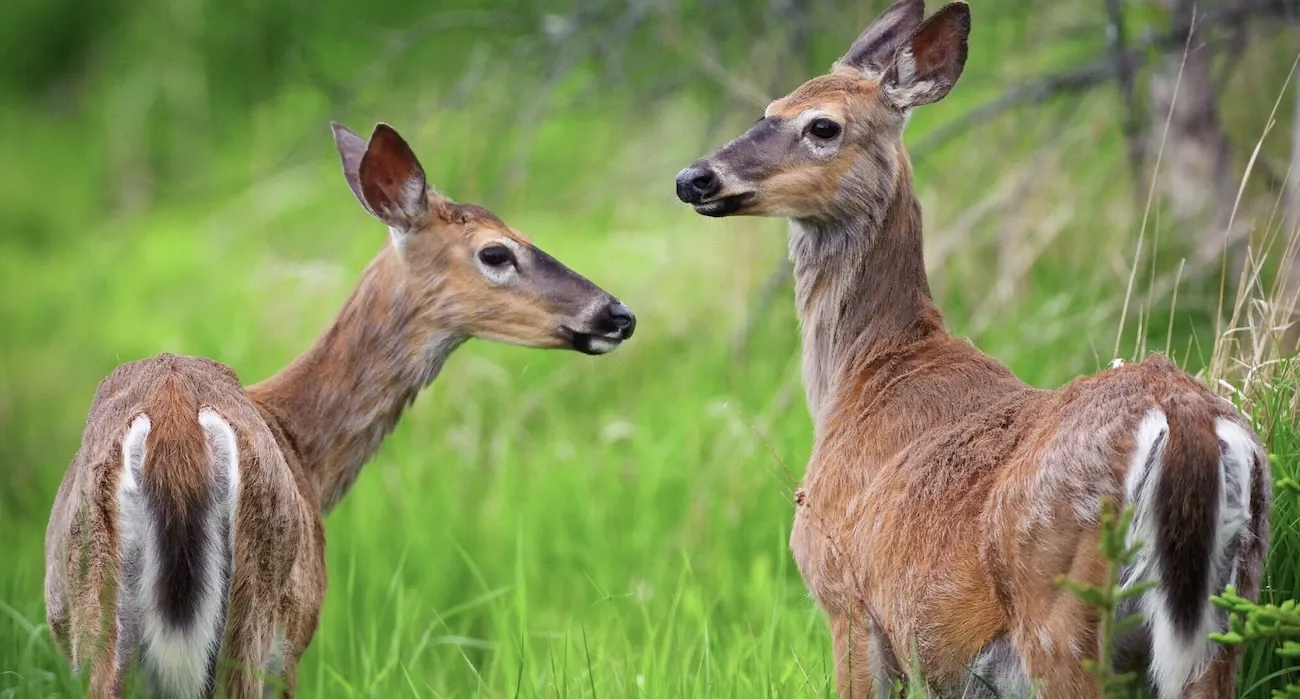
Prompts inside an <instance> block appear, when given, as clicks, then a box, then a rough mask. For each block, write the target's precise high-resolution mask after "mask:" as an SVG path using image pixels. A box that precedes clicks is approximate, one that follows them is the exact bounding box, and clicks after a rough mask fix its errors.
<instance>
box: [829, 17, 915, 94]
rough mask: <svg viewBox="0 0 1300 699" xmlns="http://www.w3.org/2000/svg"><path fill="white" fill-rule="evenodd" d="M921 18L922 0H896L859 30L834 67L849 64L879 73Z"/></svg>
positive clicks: (892, 58)
mask: <svg viewBox="0 0 1300 699" xmlns="http://www.w3.org/2000/svg"><path fill="white" fill-rule="evenodd" d="M924 18H925V0H897V2H895V3H894V4H893V5H890V6H889V9H887V10H885V11H884V12H882V13H881V14H880V16H879V17H877V18H876V20H875V21H874V22H872V23H871V25H870V26H868V27H867V28H866V29H864V30H863V31H862V34H860V35H859V36H858V38H857V39H856V40H854V42H853V45H852V46H850V47H849V51H848V53H846V54H844V56H842V57H841V58H840V60H838V61H836V62H835V68H836V69H839V68H852V69H854V70H857V71H860V72H862V73H865V74H867V75H869V76H871V77H879V76H880V75H881V74H882V73H884V72H885V70H886V69H887V68H889V64H890V63H893V61H894V54H896V53H897V52H898V47H899V46H900V45H902V43H903V42H904V41H906V40H907V38H908V37H909V36H911V35H912V33H913V32H915V31H916V28H917V26H919V25H920V24H921V20H922V19H924Z"/></svg>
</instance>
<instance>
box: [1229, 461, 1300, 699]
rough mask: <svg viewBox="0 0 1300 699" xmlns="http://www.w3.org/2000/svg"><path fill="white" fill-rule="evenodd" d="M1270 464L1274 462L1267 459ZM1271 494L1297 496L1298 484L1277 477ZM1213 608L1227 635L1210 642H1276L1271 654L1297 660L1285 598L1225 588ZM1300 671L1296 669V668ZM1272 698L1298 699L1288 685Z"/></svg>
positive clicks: (1298, 642)
mask: <svg viewBox="0 0 1300 699" xmlns="http://www.w3.org/2000/svg"><path fill="white" fill-rule="evenodd" d="M1269 461H1270V463H1275V462H1276V461H1277V456H1276V455H1270V456H1269ZM1273 487H1274V492H1275V493H1277V495H1278V496H1279V497H1281V496H1287V495H1290V496H1293V497H1294V496H1297V495H1300V483H1298V482H1297V481H1296V480H1295V479H1293V478H1280V479H1278V480H1277V481H1274V483H1273ZM1210 601H1211V602H1214V604H1215V606H1217V607H1219V608H1221V609H1226V610H1227V611H1228V632H1227V633H1212V634H1210V639H1211V640H1213V641H1217V642H1219V643H1223V644H1225V645H1242V644H1252V643H1280V644H1281V647H1279V648H1276V649H1274V651H1273V652H1274V653H1276V654H1277V655H1278V656H1280V657H1282V658H1284V659H1285V660H1286V661H1287V662H1288V663H1291V664H1292V665H1295V664H1297V660H1298V659H1300V604H1297V602H1296V600H1294V599H1289V600H1287V601H1285V602H1283V603H1282V604H1259V603H1256V602H1251V601H1250V600H1248V599H1246V598H1244V597H1242V596H1240V595H1238V594H1237V590H1236V588H1235V587H1234V586H1233V585H1228V587H1227V588H1226V589H1224V591H1223V594H1221V595H1215V596H1213V597H1211V598H1210ZM1297 669H1300V668H1297ZM1272 696H1273V697H1274V699H1300V686H1298V685H1295V684H1290V683H1288V684H1287V685H1286V686H1285V687H1283V688H1282V689H1274V690H1273V691H1272Z"/></svg>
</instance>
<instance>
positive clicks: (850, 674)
mask: <svg viewBox="0 0 1300 699" xmlns="http://www.w3.org/2000/svg"><path fill="white" fill-rule="evenodd" d="M829 617H830V627H831V641H832V642H833V644H834V647H835V685H836V687H837V688H838V690H839V695H840V697H841V699H868V698H869V697H873V696H874V697H884V698H888V697H889V692H890V675H889V673H888V672H887V671H886V670H885V668H884V667H883V666H882V665H881V663H882V660H883V658H881V657H880V653H872V645H873V638H874V636H873V629H872V625H871V620H870V618H869V617H868V615H867V614H866V613H865V612H864V611H861V610H855V611H854V612H848V613H846V612H836V613H832V614H829ZM881 640H882V641H883V637H882V639H881ZM886 650H887V649H886Z"/></svg>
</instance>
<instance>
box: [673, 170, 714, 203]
mask: <svg viewBox="0 0 1300 699" xmlns="http://www.w3.org/2000/svg"><path fill="white" fill-rule="evenodd" d="M721 189H722V182H721V181H719V180H718V175H717V174H716V173H714V172H713V169H712V168H706V167H688V168H686V169H685V170H682V171H681V172H679V173H677V198H678V199H681V200H682V201H684V202H686V203H687V204H698V203H700V202H702V201H704V200H706V199H708V198H709V197H711V196H713V195H715V194H717V193H718V191H719V190H721Z"/></svg>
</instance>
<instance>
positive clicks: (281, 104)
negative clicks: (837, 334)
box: [0, 0, 1300, 697]
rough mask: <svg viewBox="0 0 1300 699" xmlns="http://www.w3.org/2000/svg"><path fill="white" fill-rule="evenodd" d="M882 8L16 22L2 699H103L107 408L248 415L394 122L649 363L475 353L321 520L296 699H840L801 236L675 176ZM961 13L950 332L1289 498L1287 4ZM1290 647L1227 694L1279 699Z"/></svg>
mask: <svg viewBox="0 0 1300 699" xmlns="http://www.w3.org/2000/svg"><path fill="white" fill-rule="evenodd" d="M886 4H887V3H885V2H883V0H548V1H547V2H540V3H530V2H523V1H521V0H440V1H439V2H433V3H418V2H417V3H412V2H405V1H403V2H399V1H397V0H371V1H370V2H367V3H360V2H344V1H342V0H315V1H314V2H305V1H303V0H261V1H259V2H253V1H250V0H226V1H225V2H217V1H215V0H130V1H127V0H99V1H98V2H94V3H90V2H84V1H81V0H9V1H8V2H7V3H5V6H4V9H2V10H0V165H2V167H0V279H2V280H3V285H4V286H3V291H4V293H3V294H0V533H2V534H0V535H2V536H3V538H4V544H5V551H4V553H3V554H0V559H2V561H0V697H38V696H39V697H47V696H79V695H80V694H81V693H82V691H83V689H82V685H81V684H80V683H79V680H78V679H77V678H75V677H74V676H72V675H71V674H70V673H69V671H68V669H67V667H66V664H65V663H64V661H63V660H62V658H61V657H60V656H59V655H58V654H57V652H56V651H55V649H54V647H53V645H52V643H51V639H50V636H49V633H48V630H47V629H46V628H45V625H44V624H45V617H44V605H43V599H42V592H41V584H42V582H41V581H42V577H43V563H42V556H43V553H42V545H43V533H44V528H45V522H46V518H47V517H48V513H49V507H50V505H51V503H52V501H53V496H54V491H55V489H56V487H57V484H58V482H59V479H60V478H61V476H62V473H63V471H64V469H65V468H66V467H67V464H68V462H69V460H70V459H71V457H72V455H73V453H74V452H75V451H76V449H77V447H78V444H79V443H80V435H81V430H82V428H83V426H84V424H85V423H84V421H85V416H86V411H87V409H88V407H89V404H90V399H91V397H92V395H93V393H94V390H95V387H96V385H97V383H98V381H99V380H100V379H102V378H103V377H104V376H105V375H106V374H107V373H108V372H109V371H110V370H111V369H112V368H113V367H114V366H116V365H117V364H118V363H120V362H124V361H128V360H132V359H137V358H141V357H144V356H148V355H151V354H155V353H158V352H161V351H169V352H176V353H184V354H197V355H206V356H210V357H213V358H215V359H217V360H219V361H221V362H224V363H226V364H228V365H230V366H231V367H232V368H234V369H235V371H236V372H237V373H238V374H239V376H240V377H241V379H242V380H243V381H244V382H245V383H252V382H255V381H259V380H261V379H263V378H265V377H267V376H269V375H271V374H272V373H274V372H275V371H277V370H278V369H279V368H280V367H282V366H283V365H285V364H286V363H287V362H288V361H290V360H291V359H292V358H293V357H294V356H295V355H296V354H297V353H299V352H301V351H302V350H304V349H306V348H307V346H308V345H309V344H310V343H311V341H312V340H313V339H314V338H315V337H316V335H317V334H318V333H319V332H321V331H322V330H323V329H324V327H325V326H326V324H327V323H328V322H329V321H330V320H331V319H332V317H333V315H334V313H335V312H336V311H337V309H338V308H339V306H340V304H341V303H342V302H343V300H344V299H345V298H346V296H347V294H348V293H349V292H350V291H351V289H352V286H353V284H354V283H355V282H356V280H357V279H358V278H359V276H360V273H361V271H362V269H363V268H364V267H365V265H366V263H367V262H368V261H369V260H370V259H371V257H372V256H373V255H374V254H375V253H376V252H377V251H378V250H379V248H380V246H382V245H384V244H385V241H386V234H385V231H384V229H383V227H382V226H381V225H380V224H378V223H376V222H375V221H373V220H372V219H371V218H370V217H369V216H368V215H367V214H366V213H365V212H364V211H363V210H362V209H361V208H360V207H359V206H358V205H357V203H356V201H355V199H354V198H353V197H352V195H351V193H350V192H349V190H348V188H347V186H346V184H345V182H344V180H343V177H342V176H341V173H340V171H339V167H338V159H337V155H336V154H335V151H334V148H333V145H332V141H331V138H330V131H329V122H330V120H340V121H342V122H344V123H346V124H348V125H349V126H351V127H352V128H353V129H355V130H357V131H359V132H361V133H363V134H368V133H369V132H370V129H371V128H372V127H373V125H374V123H375V122H377V121H385V122H388V123H390V124H392V125H394V126H395V127H396V128H397V129H398V130H399V131H401V132H402V133H403V135H404V136H405V137H406V138H407V139H408V140H409V141H410V142H411V144H412V146H413V148H414V149H415V151H416V153H417V154H418V155H419V157H420V159H421V160H422V162H423V164H424V166H425V169H426V170H427V172H428V176H429V180H430V183H431V184H433V185H435V186H436V187H438V188H439V189H440V190H442V191H443V192H445V193H447V194H448V195H450V196H452V197H453V198H456V199H457V200H460V201H465V202H472V203H476V204H480V205H483V206H487V207H488V208H490V209H492V210H494V211H495V212H496V213H497V214H498V215H500V216H501V217H502V218H503V219H505V220H506V221H507V222H509V223H510V224H511V225H513V226H514V227H516V228H518V229H520V230H522V231H524V232H526V233H528V234H529V235H531V236H532V237H533V239H534V241H535V242H537V243H538V245H539V246H541V247H543V248H544V249H546V250H547V251H548V252H550V253H552V254H553V255H555V256H556V257H557V258H559V259H560V260H562V261H564V262H565V263H566V264H568V265H569V266H571V267H573V268H575V269H576V270H578V271H580V272H581V273H583V274H584V275H586V276H588V277H589V278H591V279H592V280H593V281H595V282H596V283H598V284H600V285H602V286H603V287H605V288H606V289H608V290H610V291H611V292H612V293H614V294H615V295H617V296H619V297H620V298H621V299H623V300H624V301H625V302H626V303H627V304H628V305H629V306H631V307H632V308H633V309H634V310H635V311H636V312H637V315H638V319H639V326H638V331H637V334H636V337H635V338H634V339H633V340H632V341H630V342H629V343H628V344H626V345H625V346H624V347H623V348H622V349H620V350H619V351H618V352H616V353H615V354H612V355H609V356H605V357H587V356H581V355H578V354H576V353H568V352H541V351H532V350H526V349H521V348H514V347H503V346H498V345H491V344H489V343H486V342H472V343H470V344H468V345H466V346H465V347H463V348H462V349H460V350H459V351H458V352H457V353H456V354H455V355H454V356H453V357H452V359H451V361H450V362H449V363H448V364H447V366H446V368H445V369H444V371H443V373H442V375H441V377H440V378H439V379H438V380H437V381H436V382H435V383H434V384H433V385H432V387H431V388H430V389H428V390H427V391H426V392H425V393H424V394H423V395H422V396H421V397H420V399H419V400H418V401H417V402H416V404H415V406H414V408H413V409H412V410H411V411H410V412H409V413H408V414H407V417H406V418H405V419H404V421H403V422H402V424H401V425H400V426H399V427H398V429H397V431H396V432H395V434H393V436H392V437H391V438H390V439H389V440H388V441H387V442H386V444H385V446H384V448H383V449H382V451H381V452H380V454H379V456H378V457H377V458H376V459H375V460H374V461H373V462H372V463H371V464H370V465H369V466H368V467H367V469H366V470H365V471H364V472H363V475H362V477H361V478H360V480H359V482H358V484H357V486H356V487H355V489H354V490H353V491H352V492H351V494H350V495H349V496H348V497H347V499H345V500H344V501H343V503H342V504H341V505H340V506H339V507H338V508H337V509H336V510H335V511H334V512H333V513H332V514H331V515H330V517H329V519H328V520H327V536H328V540H329V545H328V550H327V558H328V565H329V573H330V583H329V591H328V595H327V601H326V605H325V611H324V616H323V619H322V623H321V626H320V630H319V632H318V633H317V635H316V638H315V641H314V642H313V644H312V646H311V648H310V650H309V651H308V653H307V655H306V657H305V659H304V662H303V665H302V666H301V668H300V677H301V683H302V684H301V687H300V688H301V690H302V694H303V696H341V697H342V696H364V697H393V696H419V697H425V696H429V697H443V696H445V697H463V696H489V697H504V696H512V697H513V696H530V697H531V696H589V695H590V696H595V695H600V696H647V697H659V696H664V697H667V696H672V697H680V696H692V697H694V696H729V697H730V696H734V697H754V696H782V697H784V696H831V695H833V682H832V666H831V654H830V643H829V637H828V634H827V633H826V631H825V627H824V623H823V621H822V619H821V617H820V615H819V613H818V612H817V611H816V609H815V608H814V605H813V604H812V602H811V601H810V600H809V599H808V596H807V594H806V592H805V589H804V587H803V584H802V582H801V581H800V579H799V576H798V572H797V571H796V570H795V568H794V566H793V565H792V562H791V560H790V556H789V552H788V548H787V538H788V534H789V527H790V521H791V517H792V510H793V507H792V502H791V493H792V491H793V489H794V488H795V487H796V486H797V480H798V478H799V476H800V474H801V473H802V470H803V464H804V461H805V460H806V458H807V455H808V452H809V449H810V446H811V427H810V424H809V420H808V416H807V413H806V410H805V407H804V403H803V394H802V387H801V384H800V376H799V338H798V334H797V321H796V319H795V317H794V313H793V307H792V301H791V292H790V282H789V273H788V269H787V268H786V266H785V262H784V257H785V252H786V251H785V235H786V233H785V224H784V222H782V221H778V220H766V219H729V220H722V221H719V220H713V219H706V218H704V217H701V216H698V215H696V214H694V213H693V212H691V211H690V209H689V208H688V207H685V206H683V205H681V204H680V203H679V202H677V200H676V198H675V197H674V194H673V176H674V174H675V173H676V172H677V170H679V169H680V168H682V167H684V166H685V165H686V164H688V163H689V162H690V161H691V160H693V159H695V158H696V157H698V156H700V155H703V154H705V153H707V152H709V151H710V150H712V149H713V148H715V147H717V146H718V145H720V144H721V143H723V142H725V141H726V140H728V139H730V138H731V137H733V136H734V135H736V134H738V133H740V132H741V131H742V130H743V129H744V128H746V127H748V125H750V124H751V123H752V122H753V121H754V120H755V119H757V118H758V117H759V116H760V115H761V113H762V109H763V108H764V107H765V106H766V104H767V101H768V100H770V99H773V98H775V97H779V96H781V95H782V94H784V93H786V92H788V91H790V90H792V89H793V88H794V87H795V86H797V85H798V84H799V83H800V82H802V81H803V80H804V79H806V78H808V77H811V76H812V75H814V74H816V73H820V72H823V71H825V70H827V69H828V68H829V67H830V64H831V62H832V61H833V60H834V59H836V58H837V57H838V56H839V55H840V53H841V52H842V51H843V50H845V49H846V48H847V47H848V46H849V44H850V43H851V41H852V39H853V38H854V37H855V36H856V34H857V33H858V31H860V30H861V29H862V28H863V27H865V26H866V24H867V23H868V22H869V21H870V20H871V19H872V18H873V17H874V16H875V15H876V14H877V13H878V12H879V11H881V10H882V9H883V8H884V7H885V6H886ZM971 5H972V14H973V30H972V36H971V53H970V59H969V62H968V64H967V67H966V71H965V74H964V76H963V78H962V79H961V82H960V83H959V85H958V86H957V88H956V89H955V90H954V92H953V93H952V94H951V95H950V96H949V97H948V98H946V99H945V100H944V101H943V102H941V103H939V104H937V105H934V106H931V107H925V108H922V109H920V110H918V111H917V113H916V114H915V115H914V117H913V119H912V121H911V123H910V125H909V127H908V133H907V136H906V141H907V143H908V146H909V149H910V152H911V155H912V157H913V160H914V165H915V173H916V180H917V190H918V194H919V197H920V199H921V203H922V207H923V211H924V218H925V226H926V240H925V243H926V253H927V261H928V264H929V268H930V272H931V285H932V287H933V289H934V291H935V294H936V296H937V298H938V301H939V304H940V306H941V308H943V309H944V311H945V313H946V316H947V321H948V324H949V327H950V329H951V330H952V332H954V333H955V334H957V335H960V336H964V337H968V338H970V339H971V340H972V341H973V342H975V343H976V344H977V345H979V346H980V347H981V348H982V349H984V350H985V351H986V352H989V353H990V354H992V355H994V356H995V357H997V358H998V359H1000V360H1002V361H1004V362H1006V363H1008V364H1009V365H1010V366H1011V367H1012V368H1013V369H1014V370H1015V371H1016V372H1017V373H1018V374H1020V375H1021V376H1022V377H1023V378H1025V379H1026V380H1027V381H1029V382H1031V383H1033V384H1035V385H1038V386H1043V387H1051V386H1056V385H1059V384H1061V383H1063V382H1065V381H1067V380H1069V379H1070V378H1072V377H1074V376H1075V375H1077V374H1079V373H1083V372H1089V371H1094V370H1097V369H1099V368H1101V367H1103V366H1105V365H1106V364H1108V363H1109V362H1110V360H1111V359H1112V358H1114V357H1116V356H1118V357H1124V358H1127V359H1135V358H1138V357H1140V356H1142V355H1143V354H1145V353H1147V352H1151V351H1159V352H1165V353H1168V354H1170V355H1172V356H1173V357H1175V358H1176V360H1177V361H1179V362H1180V363H1181V364H1183V365H1184V366H1186V367H1187V368H1188V369H1189V370H1192V371H1196V372H1202V375H1203V376H1205V377H1206V378H1207V380H1208V381H1209V382H1210V383H1211V384H1212V385H1214V386H1215V387H1216V389H1218V390H1220V391H1221V392H1223V393H1224V395H1227V396H1229V397H1232V398H1233V399H1234V400H1238V401H1239V402H1240V403H1241V404H1242V405H1243V407H1245V408H1247V409H1248V410H1250V411H1251V414H1252V417H1254V418H1255V421H1256V424H1257V425H1258V426H1259V427H1260V430H1261V432H1262V433H1263V434H1265V436H1266V438H1267V439H1268V440H1269V443H1270V448H1271V450H1272V451H1273V452H1274V455H1275V460H1274V468H1275V469H1277V470H1278V471H1279V476H1282V475H1285V474H1294V472H1295V470H1296V466H1297V463H1298V461H1300V459H1298V458H1297V449H1296V446H1295V445H1296V442H1295V441H1294V436H1293V435H1294V431H1293V420H1292V412H1291V411H1292V407H1293V406H1292V402H1293V400H1294V382H1293V380H1292V379H1293V375H1292V373H1291V372H1290V371H1289V369H1288V368H1287V367H1289V362H1288V361H1287V357H1289V355H1290V352H1291V350H1292V349H1293V348H1294V344H1295V340H1294V338H1292V337H1290V335H1289V333H1288V328H1289V325H1288V323H1289V321H1290V309H1291V305H1292V304H1290V303H1289V301H1290V300H1291V299H1292V298H1293V296H1294V294H1293V293H1291V292H1292V291H1293V290H1295V289H1297V288H1300V275H1295V276H1296V279H1294V280H1293V279H1291V276H1292V275H1290V274H1289V272H1288V268H1289V266H1288V265H1287V264H1285V262H1286V260H1287V258H1288V256H1289V251H1290V249H1291V248H1290V241H1291V240H1292V238H1293V237H1294V236H1293V233H1294V231H1295V230H1296V227H1297V221H1300V186H1298V184H1297V183H1300V125H1297V122H1296V119H1295V114H1296V105H1297V101H1298V99H1300V98H1298V97H1297V96H1298V95H1300V91H1298V90H1296V86H1295V80H1294V78H1293V77H1292V75H1291V73H1292V70H1293V68H1294V66H1295V62H1296V59H1297V56H1298V55H1300V23H1298V22H1297V20H1298V19H1300V6H1297V5H1296V4H1295V3H1294V2H1293V1H1292V2H1279V1H1276V0H1201V1H1200V2H1196V3H1193V2H1190V1H1185V0H1058V1H1056V2H1041V1H1036V0H1001V1H1000V2H997V3H994V2H991V1H990V0H971ZM937 7H938V3H937V2H931V3H930V7H929V10H930V11H933V10H935V9H937ZM1297 520H1300V515H1297V513H1296V512H1294V511H1293V510H1292V500H1290V499H1288V498H1287V497H1284V496H1279V498H1278V510H1277V513H1276V514H1275V517H1274V524H1273V527H1274V529H1273V531H1274V534H1273V536H1274V544H1273V546H1274V552H1273V557H1272V562H1271V564H1270V565H1271V567H1270V572H1269V577H1268V580H1267V581H1266V590H1265V593H1264V594H1265V596H1266V597H1267V598H1268V599H1277V600H1279V601H1280V600H1281V599H1288V598H1291V597H1294V596H1297V595H1298V594H1300V576H1298V575H1297V571H1296V570H1295V567H1296V565H1297V564H1296V563H1295V562H1296V561H1297V560H1300V557H1298V556H1300V549H1297V548H1296V547H1300V539H1297V536H1300V534H1298V533H1297V527H1296V526H1295V525H1296V522H1297ZM1271 650H1272V649H1271V648H1269V647H1265V646H1261V647H1258V648H1254V647H1253V648H1252V649H1251V651H1250V653H1249V654H1248V658H1247V664H1246V668H1245V670H1244V671H1243V677H1242V694H1243V696H1256V697H1264V696H1268V692H1269V690H1270V689H1271V688H1274V687H1278V686H1281V685H1282V684H1284V683H1285V682H1286V681H1288V680H1290V681H1294V680H1295V678H1294V677H1293V676H1292V674H1291V673H1289V672H1288V671H1287V670H1285V669H1284V664H1283V663H1281V662H1280V661H1279V659H1278V658H1276V657H1274V656H1273V655H1272V653H1271Z"/></svg>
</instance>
